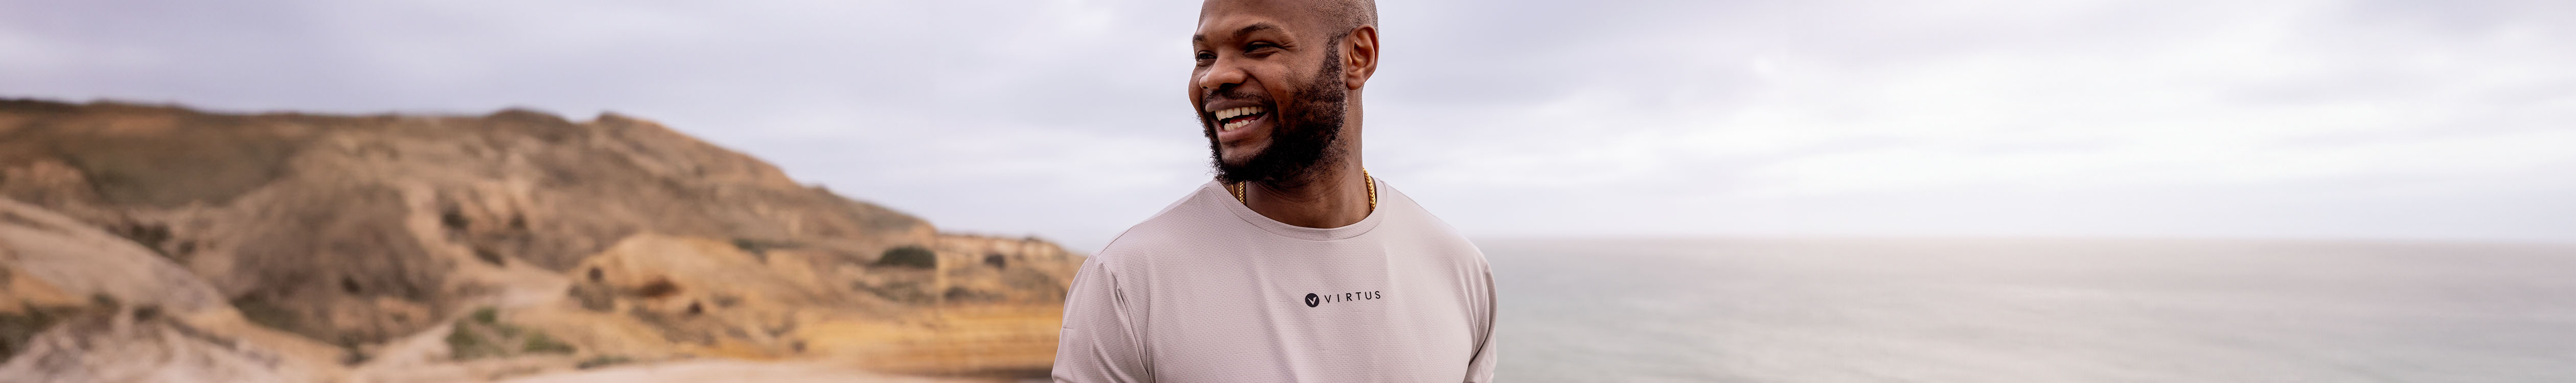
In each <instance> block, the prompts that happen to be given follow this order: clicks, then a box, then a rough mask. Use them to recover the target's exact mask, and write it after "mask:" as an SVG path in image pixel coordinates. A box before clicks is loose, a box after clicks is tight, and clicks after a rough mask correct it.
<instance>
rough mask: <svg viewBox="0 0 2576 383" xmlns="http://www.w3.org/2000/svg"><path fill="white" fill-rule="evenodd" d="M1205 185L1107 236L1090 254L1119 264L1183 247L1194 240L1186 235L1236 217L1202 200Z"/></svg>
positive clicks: (1193, 235) (1199, 234)
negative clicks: (1115, 236) (1098, 249)
mask: <svg viewBox="0 0 2576 383" xmlns="http://www.w3.org/2000/svg"><path fill="white" fill-rule="evenodd" d="M1206 188H1207V187H1206V186H1201V187H1200V188H1197V189H1191V191H1190V193H1189V194H1185V195H1182V196H1181V198H1180V200H1178V201H1173V202H1172V204H1171V205H1169V206H1164V207H1163V210H1162V211H1160V212H1156V213H1154V215H1153V216H1152V217H1147V218H1145V221H1143V222H1137V223H1136V225H1135V226H1130V227H1128V228H1127V231H1125V232H1121V233H1119V234H1118V237H1117V238H1114V239H1110V240H1109V245H1108V246H1104V247H1102V248H1101V249H1100V252H1098V253H1095V254H1093V255H1092V256H1093V257H1094V258H1096V259H1099V260H1100V262H1102V263H1103V264H1104V265H1110V266H1119V265H1123V264H1125V263H1126V262H1128V261H1129V260H1131V259H1133V258H1136V257H1141V256H1146V255H1150V254H1161V253H1168V252H1171V251H1175V250H1182V248H1183V247H1187V246H1188V245H1189V244H1191V243H1194V241H1189V240H1188V239H1191V238H1196V237H1202V236H1204V235H1205V234H1206V232H1207V231H1209V230H1211V229H1212V228H1213V227H1216V226H1219V225H1220V224H1222V223H1223V222H1222V221H1221V220H1225V219H1237V218H1234V217H1233V215H1232V214H1229V213H1227V212H1226V211H1224V210H1222V209H1215V208H1211V204H1210V203H1209V201H1205V200H1203V199H1205V198H1210V197H1208V196H1207V193H1206V192H1205V189H1206ZM1226 202H1232V201H1226Z"/></svg>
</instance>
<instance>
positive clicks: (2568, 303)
mask: <svg viewBox="0 0 2576 383" xmlns="http://www.w3.org/2000/svg"><path fill="white" fill-rule="evenodd" d="M1477 245H1478V246H1479V247H1480V248H1482V249H1483V250H1484V251H1485V253H1486V256H1487V259H1488V260H1489V261H1490V262H1491V263H1492V265H1493V268H1494V278H1495V279H1496V289H1497V291H1498V296H1499V297H1500V300H1499V302H1500V304H1501V308H1500V311H1499V312H1500V314H1501V315H1500V317H1499V318H1498V319H1497V321H1498V322H1499V323H1497V325H1496V326H1497V330H1496V331H1497V337H1498V339H1497V340H1496V342H1497V344H1498V346H1499V347H1501V348H1500V349H1499V351H1498V352H1499V356H1500V359H1501V364H1500V365H1499V367H1498V368H1497V374H1498V375H1499V376H1498V380H1501V381H1508V382H2481V383H2496V382H2559V383H2563V382H2576V245H2510V244H2450V243H2404V242H2323V241H2234V240H2006V239H1973V240H1972V239H1958V240H1937V239H1628V240H1607V239H1601V240H1510V239H1482V240H1479V241H1477Z"/></svg>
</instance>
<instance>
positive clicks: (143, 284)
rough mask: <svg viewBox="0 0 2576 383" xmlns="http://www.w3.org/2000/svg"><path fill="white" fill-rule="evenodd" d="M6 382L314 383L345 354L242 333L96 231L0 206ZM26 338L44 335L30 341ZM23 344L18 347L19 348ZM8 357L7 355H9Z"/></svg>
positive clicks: (204, 291)
mask: <svg viewBox="0 0 2576 383" xmlns="http://www.w3.org/2000/svg"><path fill="white" fill-rule="evenodd" d="M0 282H5V283H4V284H5V286H7V287H8V288H7V289H6V290H5V291H0V301H5V303H0V318H5V319H0V321H5V322H8V324H5V325H0V326H20V327H19V328H15V329H11V330H10V331H7V332H8V333H10V334H12V335H17V336H10V337H9V339H0V345H5V348H6V351H7V352H0V356H10V358H9V359H8V361H7V362H6V363H0V377H6V378H10V379H4V380H9V381H43V382H244V381H258V382H311V381H326V380H331V379H336V377H337V376H338V375H339V374H340V370H339V369H338V368H337V367H338V366H339V363H340V358H341V357H342V356H343V353H342V352H341V350H340V349H339V348H336V347H331V346H329V345H325V344H321V343H318V342H313V341H310V340H306V339H303V338H301V337H297V336H295V335H292V334H286V333H283V332H279V331H276V330H272V329H266V328H261V327H258V326H254V325H251V324H249V323H248V322H246V321H244V320H243V318H242V317H241V315H240V313H238V312H235V311H233V309H232V308H231V307H230V306H226V305H224V303H223V301H222V300H221V299H220V298H221V297H220V296H219V295H217V294H216V293H215V291H214V289H213V288H212V287H211V286H208V285H207V284H206V283H205V282H204V281H200V280H198V279H197V277H196V276H194V275H191V274H189V273H188V272H187V271H186V270H184V269H180V268H179V267H178V266H177V265H174V264H171V263H169V261H167V260H164V259H162V258H160V257H158V256H155V255H153V254H152V253H151V252H150V251H148V250H145V249H143V248H142V247H140V246H136V245H134V244H133V243H132V242H128V241H126V240H124V239H122V238H117V237H115V236H113V235H110V234H108V233H106V232H104V231H101V230H99V229H96V228H91V227H89V226H86V225H83V224H81V223H80V222H78V221H74V220H72V219H70V218H68V217H63V216H60V215H56V214H53V213H51V212H47V211H44V210H41V209H37V208H35V207H32V206H27V205H24V204H20V203H18V202H15V201H10V200H6V199H0ZM34 327H41V328H42V329H36V328H34ZM21 336H23V337H21ZM12 354H14V355H12Z"/></svg>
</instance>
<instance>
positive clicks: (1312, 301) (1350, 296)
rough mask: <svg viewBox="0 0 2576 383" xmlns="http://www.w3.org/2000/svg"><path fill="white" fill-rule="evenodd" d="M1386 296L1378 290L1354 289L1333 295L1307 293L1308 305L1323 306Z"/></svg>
mask: <svg viewBox="0 0 2576 383" xmlns="http://www.w3.org/2000/svg"><path fill="white" fill-rule="evenodd" d="M1384 298H1386V294H1382V293H1381V292H1378V291H1354V292H1347V293H1340V294H1333V295H1316V294H1315V293H1306V307H1315V306H1322V305H1324V304H1325V303H1333V302H1348V301H1359V300H1371V299H1384Z"/></svg>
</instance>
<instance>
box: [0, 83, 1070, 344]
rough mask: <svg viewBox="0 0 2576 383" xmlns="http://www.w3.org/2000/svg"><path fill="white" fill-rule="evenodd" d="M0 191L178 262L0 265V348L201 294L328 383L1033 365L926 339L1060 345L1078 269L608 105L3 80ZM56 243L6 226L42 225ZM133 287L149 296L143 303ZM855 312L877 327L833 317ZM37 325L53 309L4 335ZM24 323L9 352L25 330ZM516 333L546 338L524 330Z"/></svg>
mask: <svg viewBox="0 0 2576 383" xmlns="http://www.w3.org/2000/svg"><path fill="white" fill-rule="evenodd" d="M0 198H6V199H14V200H17V201H23V202H24V203H25V205H26V206H24V209H21V210H27V211H36V212H44V211H50V212H51V213H42V214H56V215H57V216H60V217H64V218H63V219H62V221H63V222H68V223H64V224H58V225H54V226H64V227H71V228H76V229H82V230H91V231H93V232H103V233H111V234H104V235H96V236H94V237H96V238H90V239H81V240H82V241H91V242H98V241H106V242H115V243H122V244H123V245H100V246H108V247H117V246H122V247H123V248H125V249H127V250H131V252H132V253H133V254H141V255H144V257H143V258H144V259H147V260H149V261H151V262H157V264H160V265H163V266H160V268H159V269H153V268H151V267H141V268H137V266H130V265H122V264H119V265H89V266H82V267H95V268H123V269H130V270H159V271H150V272H156V273H162V274H167V275H170V276H174V277H186V278H163V277H154V278H150V280H153V281H154V282H137V280H136V279H131V278H125V279H115V278H110V279H95V280H89V279H81V278H45V279H41V280H44V281H52V282H48V283H61V284H70V286H64V285H53V286H51V287H46V288H51V289H54V290H60V291H63V292H60V293H55V292H44V291H50V290H43V288H38V287H28V286H35V285H25V286H22V284H13V283H16V282H17V281H16V280H13V279H11V278H8V277H6V276H5V275H0V286H5V287H8V290H7V291H0V298H22V299H0V300H16V301H21V302H0V308H18V309H19V311H13V312H24V313H29V314H27V315H22V317H23V318H20V319H16V322H9V321H10V320H12V319H9V318H11V317H0V342H10V340H9V339H10V337H8V336H7V335H8V334H10V331H13V330H12V329H13V328H19V329H44V328H55V327H62V328H69V325H66V324H63V323H69V322H66V319H63V318H93V319H95V320H93V319H82V320H91V321H92V322H99V321H106V322H99V323H108V322H113V321H117V320H122V321H126V322H116V323H129V322H130V323H141V324H142V325H139V326H140V327H137V326H127V325H116V326H108V327H110V328H115V329H117V330H116V331H114V332H109V333H96V334H94V335H92V336H90V337H88V338H80V339H115V340H112V341H109V342H110V343H115V344H144V343H151V342H154V341H149V339H194V338H189V337H187V336H177V337H172V336H167V334H180V335H185V334H189V333H192V332H204V331H198V330H202V329H203V328H207V327H208V326H206V325H201V324H198V323H197V322H190V321H171V320H169V319H168V318H179V317H190V318H193V316H189V315H183V314H179V313H184V312H204V311H220V312H227V313H233V314H227V315H229V317H232V318H238V319H239V322H240V323H241V325H240V326H235V327H244V328H247V329H248V330H245V331H266V333H270V334H277V335H280V336H285V337H288V338H293V339H294V340H297V341H301V342H305V343H306V345H326V346H319V348H321V349H323V353H327V354H332V355H319V356H315V357H316V358H321V359H330V360H334V361H335V362H333V363H332V364H335V366H326V367H314V368H311V369H306V370H304V371H321V372H317V373H314V374H307V375H311V376H319V377H323V378H328V379H340V378H336V377H334V376H336V375H332V374H337V373H338V372H331V371H337V370H347V371H349V374H350V377H349V378H348V379H355V380H363V381H405V380H406V379H412V378H407V376H408V377H423V376H426V377H439V376H445V377H455V378H463V379H488V378H492V377H497V376H504V375H510V374H519V373H526V372H529V371H539V370H546V369H560V368H572V367H574V366H583V365H598V364H608V363H627V362H635V361H647V362H649V361H654V360H666V359H674V358H692V357H707V356H727V357H742V358H820V359H832V358H840V359H848V360H849V361H850V362H851V363H855V364H860V365H867V366H887V367H888V368H889V369H893V370H901V371H908V372H936V373H955V372H972V371H983V370H995V369H1000V370H1008V369H1027V368H1038V369H1043V368H1044V366H1045V362H1046V360H1045V359H1042V358H1036V357H1029V356H1026V355H1023V356H1020V357H1015V358H999V359H996V358H981V357H976V358H949V359H954V361H942V360H949V359H939V358H930V359H922V358H924V357H923V355H938V354H940V353H942V352H947V351H940V350H944V349H946V348H953V347H971V348H978V349H990V350H999V351H1008V352H998V351H997V352H996V353H994V354H995V355H999V354H1003V353H1010V352H1017V353H1022V354H1026V353H1027V352H1037V351H1039V350H1042V351H1043V353H1046V354H1047V355H1051V353H1052V351H1053V348H1052V344H1053V337H1054V328H1055V327H1054V325H1053V324H1052V321H1054V320H1055V319H1056V318H1055V316H1054V314H1053V313H1054V312H1056V311H1053V310H1056V309H1057V305H1059V304H1060V302H1059V301H1060V299H1061V297H1062V293H1063V288H1064V283H1065V281H1068V280H1070V279H1071V278H1070V277H1071V273H1072V272H1073V269H1074V268H1075V267H1076V266H1077V265H1078V264H1079V262H1080V258H1079V257H1078V256H1075V255H1072V254H1068V253H1066V252H1065V251H1063V250H1062V249H1061V248H1058V247H1056V246H1055V245H1053V244H1048V243H1045V242H1043V241H1037V240H1033V239H1012V238H995V237H981V236H969V235H948V234H941V233H939V232H938V231H937V230H936V229H935V228H933V227H932V226H931V225H930V224H928V223H927V222H924V221H922V220H921V219H918V218H915V217H912V216H909V215H906V214H903V213H900V212H896V211H893V210H890V209H887V208H884V207H880V206H876V205H873V204H868V203H864V202H858V201H852V200H849V199H846V198H842V197H840V196H837V195H834V194H833V193H832V192H830V191H828V190H824V189H822V188H820V187H813V186H806V185H801V184H798V183H796V182H795V181H793V180H791V179H789V178H788V177H786V176H785V174H784V173H782V172H780V171H779V170H778V169H777V168H775V167H772V166H770V165H768V164H766V163H763V162H761V161H759V160H756V159H753V158H751V157H749V156H745V155H742V154H740V153H735V152H732V151H729V150H725V149H723V148H719V147H716V146H713V145H709V144H707V143H704V142H701V141H698V140H696V139H692V138H690V137H688V136H685V135H682V134H680V133H678V132H675V131H672V130H671V129H668V128H665V127H662V126H661V125H658V124H655V123H652V122H649V121H644V120H639V119H634V118H628V117H624V116H619V115H614V114H608V115H602V116H599V117H598V118H596V119H594V120H591V121H585V122H573V121H567V120H564V119H562V118H558V117H555V116H551V115H547V114H543V113H537V112H529V111H518V110H512V111H503V112H499V113H494V114H490V115H485V116H404V115H373V116H331V115H308V114H295V113H269V114H255V115H235V114H218V113H204V112H197V111H191V110H186V109H182V108H177V107H167V106H147V105H131V104H116V103H92V104H84V105H75V104H64V103H54V102H45V101H32V100H0ZM30 214H35V213H30ZM0 218H6V217H0ZM31 227H32V226H31ZM28 230H35V229H28ZM64 240H69V239H64ZM49 241H54V240H38V241H30V242H28V243H30V244H21V245H20V246H36V247H43V246H57V245H55V244H51V243H53V242H49ZM64 243H71V242H64ZM81 243H89V242H81ZM61 246H70V245H61ZM83 246H87V245H83ZM129 258H130V257H129ZM147 263H149V262H147ZM13 267H14V266H13ZM129 275H155V274H129ZM174 284H176V285H174ZM91 291H107V292H110V293H108V294H107V295H108V296H113V297H116V298H117V299H118V300H119V304H118V305H113V306H116V307H119V308H115V309H113V310H114V311H117V313H116V314H103V312H105V311H106V310H110V309H107V308H102V307H104V306H102V305H96V304H91V303H82V302H88V301H90V300H91V299H90V298H89V297H88V296H87V295H85V294H89V293H88V292H91ZM154 294H159V295H154ZM129 295H130V296H133V297H132V298H129V297H128V296H129ZM26 297H37V298H26ZM93 303H94V302H93ZM141 304H149V305H151V306H152V307H157V309H156V310H158V311H157V312H155V313H153V314H155V315H145V316H140V317H138V316H136V315H134V314H135V313H134V311H135V310H134V309H133V307H138V306H137V305H141ZM7 305H17V306H7ZM22 306H23V307H22ZM84 310H87V311H84ZM995 313H999V314H995ZM101 318H103V319H101ZM478 318H479V319H481V320H479V321H478V320H477V319H478ZM996 318H1008V319H996ZM989 321H1000V322H989ZM18 322H23V325H11V324H9V323H18ZM39 322H42V323H39ZM1024 322H1025V323H1024ZM157 323H168V324H170V325H169V326H163V325H160V324H157ZM960 323H971V324H972V325H969V326H968V327H975V328H976V329H977V330H975V331H984V330H986V329H989V328H1011V329H1014V330H1007V331H1004V332H1003V333H1001V334H998V335H994V334H987V335H978V336H981V337H982V338H972V339H969V340H964V341H962V342H970V343H969V344H955V343H954V342H960V341H957V340H955V339H967V338H958V337H956V336H950V335H956V334H966V333H969V332H972V331H963V330H956V328H957V327H955V326H951V325H952V324H960ZM994 323H1001V324H994ZM12 326H14V327H12ZM155 326H159V327H155ZM996 326H998V327H996ZM154 328H166V329H168V330H166V331H163V330H151V329H154ZM180 328H190V329H198V330H179V329H180ZM856 328H865V329H870V330H868V331H842V330H847V329H856ZM136 329H142V330H136ZM818 329H821V330H818ZM880 330H882V331H880ZM34 331H45V330H28V331H23V332H30V333H32V332H34ZM155 331H160V332H155ZM818 331H820V332H818ZM218 333H220V332H218ZM156 334H158V335H156ZM460 334H462V335H460ZM940 334H950V335H940ZM988 335H989V336H988ZM37 338H42V337H41V336H32V337H31V338H28V339H31V340H25V342H36V343H28V345H20V344H18V343H0V348H10V349H12V350H15V349H16V348H19V347H31V348H28V349H31V350H32V349H33V348H32V347H38V346H42V345H43V343H42V342H41V341H40V339H37ZM76 338H77V337H76ZM970 338H971V337H970ZM531 339H543V340H544V341H545V342H556V343H561V345H562V346H563V347H561V348H556V347H551V346H548V347H537V348H530V347H524V346H525V344H526V343H530V342H536V341H533V340H531ZM1038 340H1043V341H1044V343H1046V344H1045V345H1044V346H1043V347H1040V346H1039V345H1037V344H1036V343H1038ZM490 342H502V343H512V344H513V345H514V346H511V347H501V346H492V345H491V344H487V343H490ZM944 342H945V343H944ZM971 342H980V343H971ZM1022 349H1026V350H1022ZM520 351H545V352H520ZM554 351H560V352H554ZM0 356H5V355H0ZM18 359H24V358H11V360H12V363H15V362H16V361H17V360H18ZM254 359H256V358H254ZM896 360H906V362H900V363H898V362H894V361H896ZM920 360H928V361H926V362H924V361H920ZM997 360H1004V361H1002V362H997ZM13 365H14V364H13ZM423 369H430V370H437V371H445V372H436V371H432V372H429V373H423V372H422V371H428V370H423ZM439 369H444V370H439ZM442 374H443V375H442ZM0 376H8V375H0ZM421 379H429V378H421ZM430 380H436V379H430Z"/></svg>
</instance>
